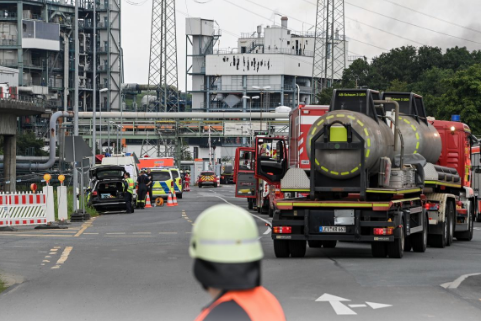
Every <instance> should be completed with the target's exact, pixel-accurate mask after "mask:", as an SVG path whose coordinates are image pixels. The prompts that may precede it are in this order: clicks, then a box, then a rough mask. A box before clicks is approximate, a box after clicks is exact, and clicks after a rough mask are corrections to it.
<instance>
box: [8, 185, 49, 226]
mask: <svg viewBox="0 0 481 321" xmlns="http://www.w3.org/2000/svg"><path fill="white" fill-rule="evenodd" d="M40 224H47V196H46V195H45V194H44V193H38V194H32V193H14V194H0V227H9V226H19V225H21V226H22V225H40Z"/></svg>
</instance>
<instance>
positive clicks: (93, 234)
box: [84, 232, 99, 235]
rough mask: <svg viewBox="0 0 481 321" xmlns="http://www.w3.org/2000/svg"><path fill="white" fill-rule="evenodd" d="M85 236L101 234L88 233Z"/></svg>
mask: <svg viewBox="0 0 481 321" xmlns="http://www.w3.org/2000/svg"><path fill="white" fill-rule="evenodd" d="M84 235H99V233H87V232H85V233H84Z"/></svg>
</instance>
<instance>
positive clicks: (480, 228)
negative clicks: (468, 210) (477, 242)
mask: <svg viewBox="0 0 481 321" xmlns="http://www.w3.org/2000/svg"><path fill="white" fill-rule="evenodd" d="M473 228H474V229H475V230H476V231H481V227H473Z"/></svg>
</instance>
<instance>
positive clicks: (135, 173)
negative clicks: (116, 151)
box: [90, 155, 139, 202]
mask: <svg viewBox="0 0 481 321" xmlns="http://www.w3.org/2000/svg"><path fill="white" fill-rule="evenodd" d="M136 160H137V158H136V157H134V156H125V155H112V156H108V157H104V158H102V165H116V166H122V167H123V168H124V169H125V171H126V172H127V173H129V174H130V178H132V179H133V180H134V182H137V178H138V177H139V169H138V168H137V161H136ZM90 186H91V187H92V185H90ZM132 198H133V200H134V202H135V201H137V190H136V189H135V190H134V195H133V196H132Z"/></svg>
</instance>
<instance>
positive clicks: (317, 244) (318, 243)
mask: <svg viewBox="0 0 481 321" xmlns="http://www.w3.org/2000/svg"><path fill="white" fill-rule="evenodd" d="M307 244H309V247H311V248H313V249H318V248H320V247H322V241H317V240H310V241H307Z"/></svg>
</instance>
